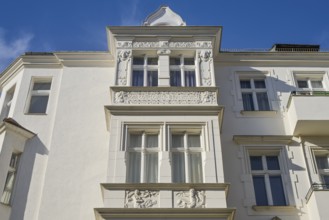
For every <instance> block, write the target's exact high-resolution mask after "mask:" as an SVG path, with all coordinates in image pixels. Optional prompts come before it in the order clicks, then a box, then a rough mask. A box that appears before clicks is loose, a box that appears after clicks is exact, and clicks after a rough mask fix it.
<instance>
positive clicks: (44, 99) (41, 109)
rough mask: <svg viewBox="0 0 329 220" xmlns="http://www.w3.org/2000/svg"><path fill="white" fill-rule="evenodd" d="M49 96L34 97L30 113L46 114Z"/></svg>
mask: <svg viewBox="0 0 329 220" xmlns="http://www.w3.org/2000/svg"><path fill="white" fill-rule="evenodd" d="M48 98H49V96H32V97H31V101H30V107H29V113H46V110H47V104H48Z"/></svg>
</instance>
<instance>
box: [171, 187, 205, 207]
mask: <svg viewBox="0 0 329 220" xmlns="http://www.w3.org/2000/svg"><path fill="white" fill-rule="evenodd" d="M175 201H176V206H177V207H178V208H204V206H205V202H206V196H205V192H204V191H201V190H195V189H190V190H189V191H180V192H177V193H176V194H175Z"/></svg>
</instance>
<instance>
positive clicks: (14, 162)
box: [0, 152, 21, 205]
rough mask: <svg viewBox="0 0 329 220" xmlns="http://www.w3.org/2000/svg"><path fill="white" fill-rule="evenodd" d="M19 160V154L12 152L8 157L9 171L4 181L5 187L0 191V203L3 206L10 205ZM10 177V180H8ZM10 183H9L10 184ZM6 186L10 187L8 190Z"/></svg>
mask: <svg viewBox="0 0 329 220" xmlns="http://www.w3.org/2000/svg"><path fill="white" fill-rule="evenodd" d="M20 158H21V153H17V152H13V153H12V154H11V157H10V162H9V169H8V172H7V176H6V180H5V185H4V189H3V191H2V194H1V197H0V203H2V204H5V205H10V204H11V201H12V198H13V192H14V189H15V185H16V180H17V171H18V167H19V162H20ZM10 177H12V179H9V178H10ZM10 181H11V183H10ZM8 185H10V186H9V187H11V188H9V189H8Z"/></svg>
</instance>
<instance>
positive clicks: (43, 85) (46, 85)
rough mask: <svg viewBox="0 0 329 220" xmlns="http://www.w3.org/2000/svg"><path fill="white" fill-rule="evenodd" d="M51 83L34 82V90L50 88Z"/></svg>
mask: <svg viewBox="0 0 329 220" xmlns="http://www.w3.org/2000/svg"><path fill="white" fill-rule="evenodd" d="M50 86H51V83H50V82H48V83H34V84H33V90H50Z"/></svg>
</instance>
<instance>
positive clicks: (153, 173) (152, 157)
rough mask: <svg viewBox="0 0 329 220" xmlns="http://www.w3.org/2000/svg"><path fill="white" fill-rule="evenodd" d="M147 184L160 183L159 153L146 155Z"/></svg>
mask: <svg viewBox="0 0 329 220" xmlns="http://www.w3.org/2000/svg"><path fill="white" fill-rule="evenodd" d="M145 182H146V183H157V182H158V153H147V154H145Z"/></svg>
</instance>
